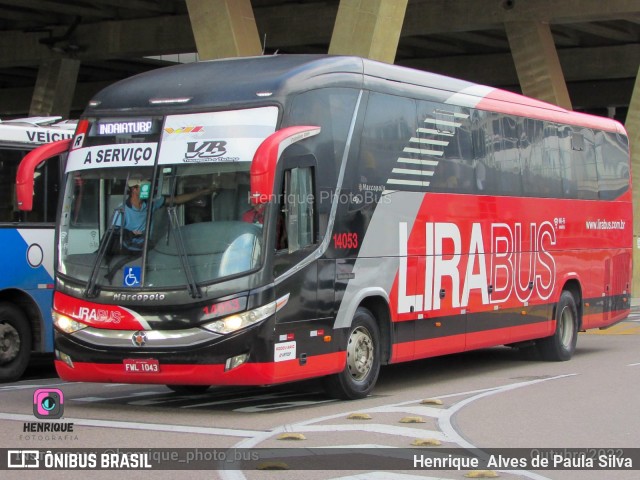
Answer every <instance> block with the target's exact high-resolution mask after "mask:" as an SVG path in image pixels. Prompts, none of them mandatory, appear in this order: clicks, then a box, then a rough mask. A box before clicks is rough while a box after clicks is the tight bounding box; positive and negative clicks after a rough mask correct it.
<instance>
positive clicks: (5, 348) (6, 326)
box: [0, 302, 31, 382]
mask: <svg viewBox="0 0 640 480" xmlns="http://www.w3.org/2000/svg"><path fill="white" fill-rule="evenodd" d="M30 357H31V328H30V327H29V322H28V321H27V317H26V316H25V315H24V313H22V310H20V309H19V308H18V307H16V306H15V305H12V304H11V303H6V302H4V303H0V382H12V381H14V380H17V379H19V378H20V377H21V376H22V374H23V373H24V371H25V370H26V369H27V366H28V365H29V358H30Z"/></svg>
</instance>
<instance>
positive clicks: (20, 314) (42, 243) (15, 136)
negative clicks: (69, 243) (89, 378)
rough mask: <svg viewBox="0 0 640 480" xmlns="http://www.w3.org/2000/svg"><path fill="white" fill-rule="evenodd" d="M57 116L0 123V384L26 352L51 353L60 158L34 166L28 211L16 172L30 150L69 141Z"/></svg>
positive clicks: (66, 124)
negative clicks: (22, 203) (20, 200)
mask: <svg viewBox="0 0 640 480" xmlns="http://www.w3.org/2000/svg"><path fill="white" fill-rule="evenodd" d="M60 120H61V117H30V118H23V119H16V120H8V121H0V182H1V184H2V188H0V245H2V267H1V268H2V275H0V382H7V381H12V380H16V379H18V378H20V377H21V376H22V374H23V373H24V371H25V369H26V368H27V366H28V364H29V360H30V358H31V354H32V352H37V353H45V352H46V353H49V352H52V351H53V332H52V325H51V300H52V295H53V251H54V248H53V245H54V243H53V242H54V227H55V221H56V209H57V204H58V193H59V190H60V185H61V179H62V176H61V175H62V174H63V172H64V169H63V168H61V162H62V161H63V156H59V157H58V158H57V159H56V160H54V161H49V162H46V163H42V164H41V165H39V166H38V168H36V171H35V175H34V182H33V187H34V188H33V197H32V201H33V204H32V209H31V211H28V212H26V211H21V210H19V209H18V205H17V201H16V174H17V172H18V166H19V165H20V162H21V160H22V158H23V157H24V156H25V155H26V154H27V153H28V152H29V151H31V150H33V149H34V148H36V147H38V146H40V145H43V144H46V143H49V142H53V141H56V140H62V139H65V138H70V137H71V136H72V135H73V130H74V128H75V122H70V121H60Z"/></svg>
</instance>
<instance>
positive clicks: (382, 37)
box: [329, 0, 408, 63]
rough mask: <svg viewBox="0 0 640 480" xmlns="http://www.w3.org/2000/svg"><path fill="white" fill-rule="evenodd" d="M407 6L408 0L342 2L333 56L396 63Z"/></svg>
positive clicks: (352, 0)
mask: <svg viewBox="0 0 640 480" xmlns="http://www.w3.org/2000/svg"><path fill="white" fill-rule="evenodd" d="M407 3H408V0H341V1H340V6H339V8H338V15H337V17H336V23H335V25H334V27H333V35H332V36H331V43H330V45H329V53H330V54H334V55H358V56H360V57H365V58H370V59H372V60H379V61H381V62H386V63H394V60H395V58H396V50H397V49H398V41H399V40H400V32H401V30H402V23H403V22H404V15H405V12H406V10H407Z"/></svg>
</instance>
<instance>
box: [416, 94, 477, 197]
mask: <svg viewBox="0 0 640 480" xmlns="http://www.w3.org/2000/svg"><path fill="white" fill-rule="evenodd" d="M418 122H419V128H418V133H419V135H418V138H419V141H420V144H421V146H422V147H421V148H423V149H426V150H427V151H428V152H429V159H428V160H427V162H426V163H425V164H424V165H423V171H424V172H425V173H428V174H429V175H431V179H430V185H429V191H435V192H472V191H473V190H474V185H473V184H474V168H473V142H472V139H471V115H470V112H469V110H468V109H462V108H458V107H450V106H446V105H441V104H437V103H432V102H418Z"/></svg>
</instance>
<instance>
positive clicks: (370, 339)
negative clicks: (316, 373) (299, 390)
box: [325, 307, 380, 400]
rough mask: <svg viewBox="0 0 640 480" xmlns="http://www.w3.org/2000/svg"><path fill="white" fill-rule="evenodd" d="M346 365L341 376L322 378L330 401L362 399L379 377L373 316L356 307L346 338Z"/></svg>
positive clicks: (376, 339)
mask: <svg viewBox="0 0 640 480" xmlns="http://www.w3.org/2000/svg"><path fill="white" fill-rule="evenodd" d="M346 350H347V363H346V365H345V368H344V370H343V371H342V372H340V373H338V374H335V375H331V376H329V377H326V379H325V390H326V392H327V393H328V394H329V395H330V396H331V397H334V398H340V399H343V400H355V399H358V398H364V397H366V396H367V395H369V393H371V391H372V390H373V387H374V386H375V383H376V380H377V379H378V374H379V373H380V329H379V328H378V324H377V323H376V321H375V319H374V317H373V315H372V314H371V312H370V311H369V310H367V309H366V308H362V307H359V308H358V309H357V310H356V313H355V315H354V317H353V322H352V323H351V328H350V329H349V335H348V337H347V348H346Z"/></svg>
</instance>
